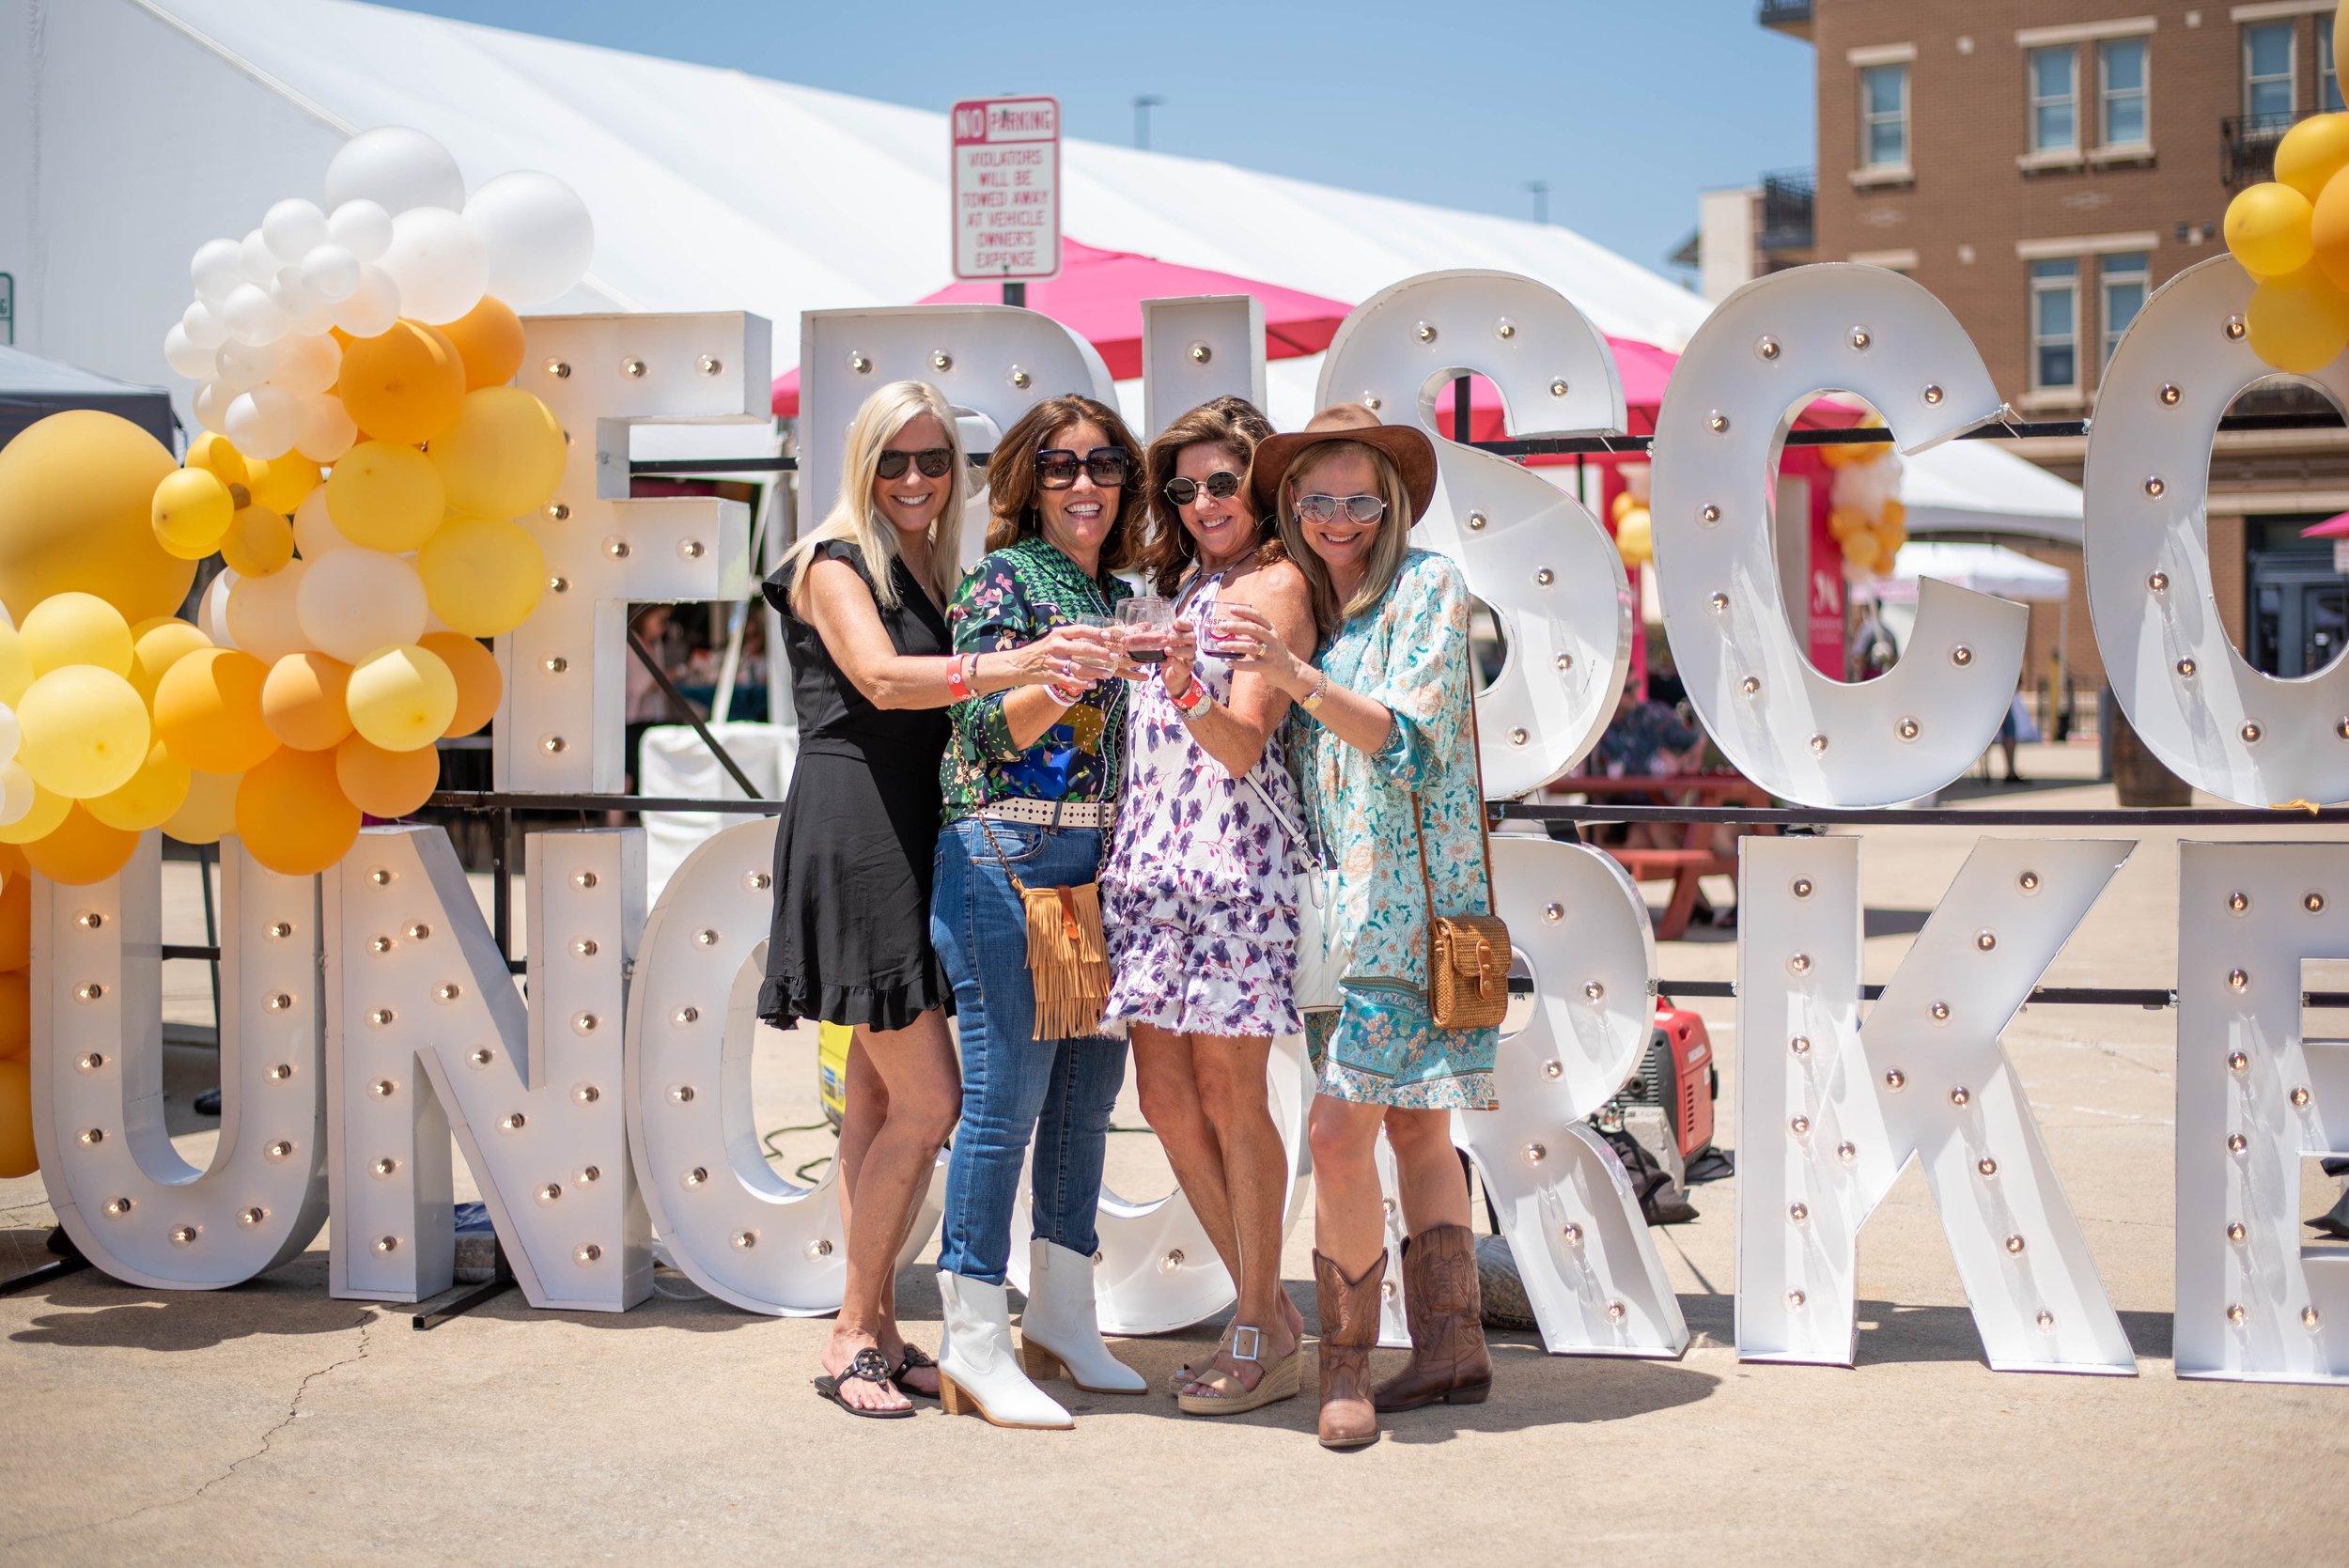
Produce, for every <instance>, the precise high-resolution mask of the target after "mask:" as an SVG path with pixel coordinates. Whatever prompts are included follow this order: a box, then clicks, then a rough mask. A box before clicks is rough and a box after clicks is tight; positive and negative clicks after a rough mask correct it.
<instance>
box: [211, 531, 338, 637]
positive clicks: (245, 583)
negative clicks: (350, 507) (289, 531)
mask: <svg viewBox="0 0 2349 1568" xmlns="http://www.w3.org/2000/svg"><path fill="white" fill-rule="evenodd" d="M312 493H313V494H315V493H316V492H315V491H313V492H312ZM309 569H310V567H309V563H308V562H306V561H288V562H287V563H286V564H285V565H284V566H283V567H279V568H278V569H277V570H275V571H273V572H272V573H270V574H269V575H268V576H267V577H241V578H239V579H237V581H236V583H235V585H234V586H232V587H231V588H230V589H229V590H228V595H227V598H226V599H225V600H224V601H223V607H222V610H221V613H220V617H219V618H220V620H221V622H222V623H223V624H225V625H226V627H227V629H228V635H229V636H230V637H231V638H233V639H235V641H236V644H237V646H239V647H241V648H242V649H243V650H244V651H245V652H247V653H249V654H251V655H252V656H253V657H254V658H256V659H257V660H261V661H262V662H263V663H265V664H274V663H276V662H277V661H278V660H281V659H283V658H285V657H286V656H287V655H288V654H289V653H302V652H304V651H305V650H307V649H308V647H309V646H310V640H309V639H308V638H307V637H305V636H303V632H302V617H301V614H300V612H299V610H298V608H297V606H298V605H299V604H300V601H301V593H302V580H303V577H304V576H305V575H306V574H307V573H308V571H309ZM224 575H226V574H224ZM209 597H210V596H207V598H209Z"/></svg>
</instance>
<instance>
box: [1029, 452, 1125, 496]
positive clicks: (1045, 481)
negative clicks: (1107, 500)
mask: <svg viewBox="0 0 2349 1568" xmlns="http://www.w3.org/2000/svg"><path fill="white" fill-rule="evenodd" d="M1132 463H1133V459H1132V458H1130V457H1129V456H1128V454H1127V452H1126V449H1125V448H1124V447H1122V446H1097V447H1095V448H1094V449H1093V450H1092V451H1090V452H1088V453H1086V454H1085V455H1084V456H1083V457H1082V458H1079V457H1078V456H1077V454H1076V453H1074V452H1071V451H1070V450H1068V449H1067V448H1066V447H1065V446H1048V447H1046V448H1045V449H1044V450H1043V451H1041V452H1038V453H1037V454H1036V455H1035V482H1036V483H1037V484H1039V485H1041V486H1043V487H1044V488H1045V489H1048V490H1065V489H1071V488H1073V487H1074V486H1075V485H1076V483H1077V471H1078V470H1079V469H1082V470H1084V471H1085V473H1087V474H1091V475H1092V476H1093V482H1094V483H1095V484H1097V485H1098V486H1100V487H1101V488H1102V489H1116V488H1118V487H1119V486H1122V485H1124V484H1125V483H1126V474H1127V473H1128V471H1129V469H1130V468H1131V466H1132Z"/></svg>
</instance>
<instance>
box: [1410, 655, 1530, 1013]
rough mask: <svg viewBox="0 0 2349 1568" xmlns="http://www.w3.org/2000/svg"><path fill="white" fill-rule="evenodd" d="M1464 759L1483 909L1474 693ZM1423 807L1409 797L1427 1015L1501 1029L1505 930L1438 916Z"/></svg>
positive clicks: (1489, 891)
mask: <svg viewBox="0 0 2349 1568" xmlns="http://www.w3.org/2000/svg"><path fill="white" fill-rule="evenodd" d="M1469 746H1470V753H1469V755H1470V757H1472V758H1473V759H1474V760H1475V764H1476V836H1477V838H1478V839H1479V840H1480V841H1481V842H1482V844H1483V846H1484V851H1485V907H1486V908H1488V909H1489V908H1498V905H1497V903H1496V902H1495V899H1494V896H1493V839H1492V832H1491V831H1490V830H1489V829H1488V828H1487V826H1486V818H1485V759H1484V753H1483V746H1482V743H1481V741H1480V739H1479V737H1478V736H1477V731H1476V693H1475V691H1474V690H1473V688H1472V687H1471V689H1470V692H1469ZM1426 815H1427V803H1426V802H1425V801H1424V800H1421V799H1420V796H1419V791H1417V790H1413V791H1412V792H1411V832H1412V834H1413V836H1415V837H1416V838H1417V839H1418V840H1419V885H1420V889H1421V891H1422V893H1424V894H1425V895H1426V899H1427V1014H1428V1017H1430V1018H1431V1019H1433V1020H1434V1022H1435V1025H1436V1027H1437V1028H1438V1029H1442V1030H1451V1031H1455V1032H1464V1031H1467V1030H1471V1029H1495V1028H1498V1027H1500V1024H1501V1017H1502V1015H1503V1014H1505V1013H1507V1012H1508V1010H1509V961H1510V948H1509V927H1508V926H1507V925H1506V924H1502V922H1501V917H1500V916H1499V915H1497V914H1496V915H1439V914H1438V913H1437V912H1436V884H1435V881H1434V879H1433V877H1431V876H1430V875H1429V868H1428V861H1427V830H1426V827H1425V820H1426Z"/></svg>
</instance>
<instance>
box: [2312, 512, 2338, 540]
mask: <svg viewBox="0 0 2349 1568" xmlns="http://www.w3.org/2000/svg"><path fill="white" fill-rule="evenodd" d="M2300 537H2302V538H2304V539H2349V512H2343V513H2341V515H2340V516H2339V517H2331V518H2326V520H2324V521H2323V522H2311V523H2310V524H2309V525H2308V526H2307V527H2306V528H2303V529H2301V530H2300Z"/></svg>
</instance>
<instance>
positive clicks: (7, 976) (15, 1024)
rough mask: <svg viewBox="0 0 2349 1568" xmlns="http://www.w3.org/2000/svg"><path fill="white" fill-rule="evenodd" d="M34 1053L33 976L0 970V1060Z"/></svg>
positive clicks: (18, 1058) (19, 971)
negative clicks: (1, 971) (0, 971)
mask: <svg viewBox="0 0 2349 1568" xmlns="http://www.w3.org/2000/svg"><path fill="white" fill-rule="evenodd" d="M32 1054H33V977H32V976H31V975H30V974H27V973H26V972H25V971H24V970H8V971H6V972H5V973H0V1062H6V1061H8V1060H10V1059H11V1058H13V1059H15V1060H17V1061H20V1062H21V1061H23V1060H24V1059H25V1058H26V1057H29V1056H31V1055H32Z"/></svg>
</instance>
